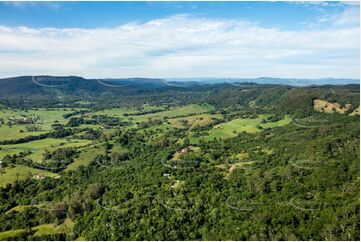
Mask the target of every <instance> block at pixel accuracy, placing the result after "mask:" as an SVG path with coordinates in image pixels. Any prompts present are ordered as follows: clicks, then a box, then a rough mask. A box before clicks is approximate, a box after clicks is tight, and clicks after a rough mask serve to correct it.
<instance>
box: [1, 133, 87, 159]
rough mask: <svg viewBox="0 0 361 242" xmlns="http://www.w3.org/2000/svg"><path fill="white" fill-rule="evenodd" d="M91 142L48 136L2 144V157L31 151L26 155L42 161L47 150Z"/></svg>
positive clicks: (75, 146) (84, 144) (79, 145)
mask: <svg viewBox="0 0 361 242" xmlns="http://www.w3.org/2000/svg"><path fill="white" fill-rule="evenodd" d="M90 143H91V141H90V140H80V139H69V141H68V139H54V138H46V139H42V140H35V141H31V142H27V143H23V144H14V145H1V146H0V147H1V150H0V158H2V157H4V156H5V155H14V154H19V153H20V152H27V151H31V152H32V154H30V155H28V156H26V157H27V158H29V159H32V160H33V161H35V162H41V160H42V154H43V153H44V151H45V150H48V151H54V150H56V149H58V148H70V147H74V148H77V147H82V146H86V145H89V144H90Z"/></svg>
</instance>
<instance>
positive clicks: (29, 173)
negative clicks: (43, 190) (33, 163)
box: [0, 165, 58, 187]
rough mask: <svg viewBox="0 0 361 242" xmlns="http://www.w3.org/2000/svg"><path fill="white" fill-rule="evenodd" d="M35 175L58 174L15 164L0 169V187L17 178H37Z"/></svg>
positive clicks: (53, 175) (48, 175)
mask: <svg viewBox="0 0 361 242" xmlns="http://www.w3.org/2000/svg"><path fill="white" fill-rule="evenodd" d="M37 176H39V177H44V176H47V177H56V176H58V174H55V173H52V172H49V171H45V170H40V169H35V168H31V167H28V166H22V165H17V166H15V167H6V168H4V169H2V170H0V187H3V186H5V185H6V184H8V183H13V182H15V181H17V180H25V179H26V178H37Z"/></svg>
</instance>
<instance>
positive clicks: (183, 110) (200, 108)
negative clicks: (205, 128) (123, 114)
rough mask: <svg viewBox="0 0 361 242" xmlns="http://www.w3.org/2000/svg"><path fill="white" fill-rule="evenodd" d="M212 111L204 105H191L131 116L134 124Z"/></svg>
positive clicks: (208, 106)
mask: <svg viewBox="0 0 361 242" xmlns="http://www.w3.org/2000/svg"><path fill="white" fill-rule="evenodd" d="M212 110H214V107H213V106H212V105H208V104H204V105H198V104H191V105H187V106H184V107H179V108H174V109H171V110H167V111H162V112H157V113H150V114H145V115H139V116H131V118H133V120H134V122H146V121H148V120H149V119H162V118H166V117H167V118H175V117H179V116H189V115H194V114H201V113H205V112H209V111H212Z"/></svg>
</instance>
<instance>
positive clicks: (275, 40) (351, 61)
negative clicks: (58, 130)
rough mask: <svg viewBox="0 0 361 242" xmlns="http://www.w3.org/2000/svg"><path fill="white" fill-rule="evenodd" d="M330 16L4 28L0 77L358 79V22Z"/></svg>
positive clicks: (180, 18) (179, 18)
mask: <svg viewBox="0 0 361 242" xmlns="http://www.w3.org/2000/svg"><path fill="white" fill-rule="evenodd" d="M326 21H329V22H330V27H329V28H326V29H317V30H315V29H306V30H299V31H285V30H280V29H277V28H264V27H260V26H258V25H256V24H254V23H249V22H243V21H236V20H216V19H206V18H194V17H190V16H187V15H178V16H173V17H169V18H164V19H157V20H153V21H149V22H147V23H128V24H125V25H121V26H118V27H116V28H95V29H80V28H73V29H57V28H37V29H36V28H28V27H6V26H0V76H2V77H5V76H14V75H37V74H49V75H82V76H85V77H89V78H92V77H130V76H144V77H176V76H177V77H190V76H191V77H201V76H207V77H209V76H213V77H258V76H274V77H306V78H307V77H308V78H318V77H351V78H359V65H360V62H359V45H360V37H359V34H360V29H359V24H358V23H355V22H353V21H351V22H350V21H345V20H342V15H340V16H339V17H337V16H335V17H334V18H332V19H331V18H330V19H328V20H326ZM336 25H337V26H336Z"/></svg>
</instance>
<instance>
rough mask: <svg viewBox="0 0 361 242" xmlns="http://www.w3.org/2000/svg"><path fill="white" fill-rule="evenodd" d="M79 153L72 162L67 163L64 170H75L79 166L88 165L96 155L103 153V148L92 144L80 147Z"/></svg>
mask: <svg viewBox="0 0 361 242" xmlns="http://www.w3.org/2000/svg"><path fill="white" fill-rule="evenodd" d="M99 146H100V147H99ZM80 150H81V153H80V154H79V155H78V157H76V158H75V159H74V162H73V163H71V164H69V165H68V167H67V168H66V169H65V170H64V171H71V170H75V169H77V168H78V167H80V166H82V165H83V166H86V165H88V164H89V163H90V162H91V161H92V160H93V159H95V157H96V156H97V155H102V154H105V148H104V146H101V145H94V146H89V147H85V148H81V149H80Z"/></svg>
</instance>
